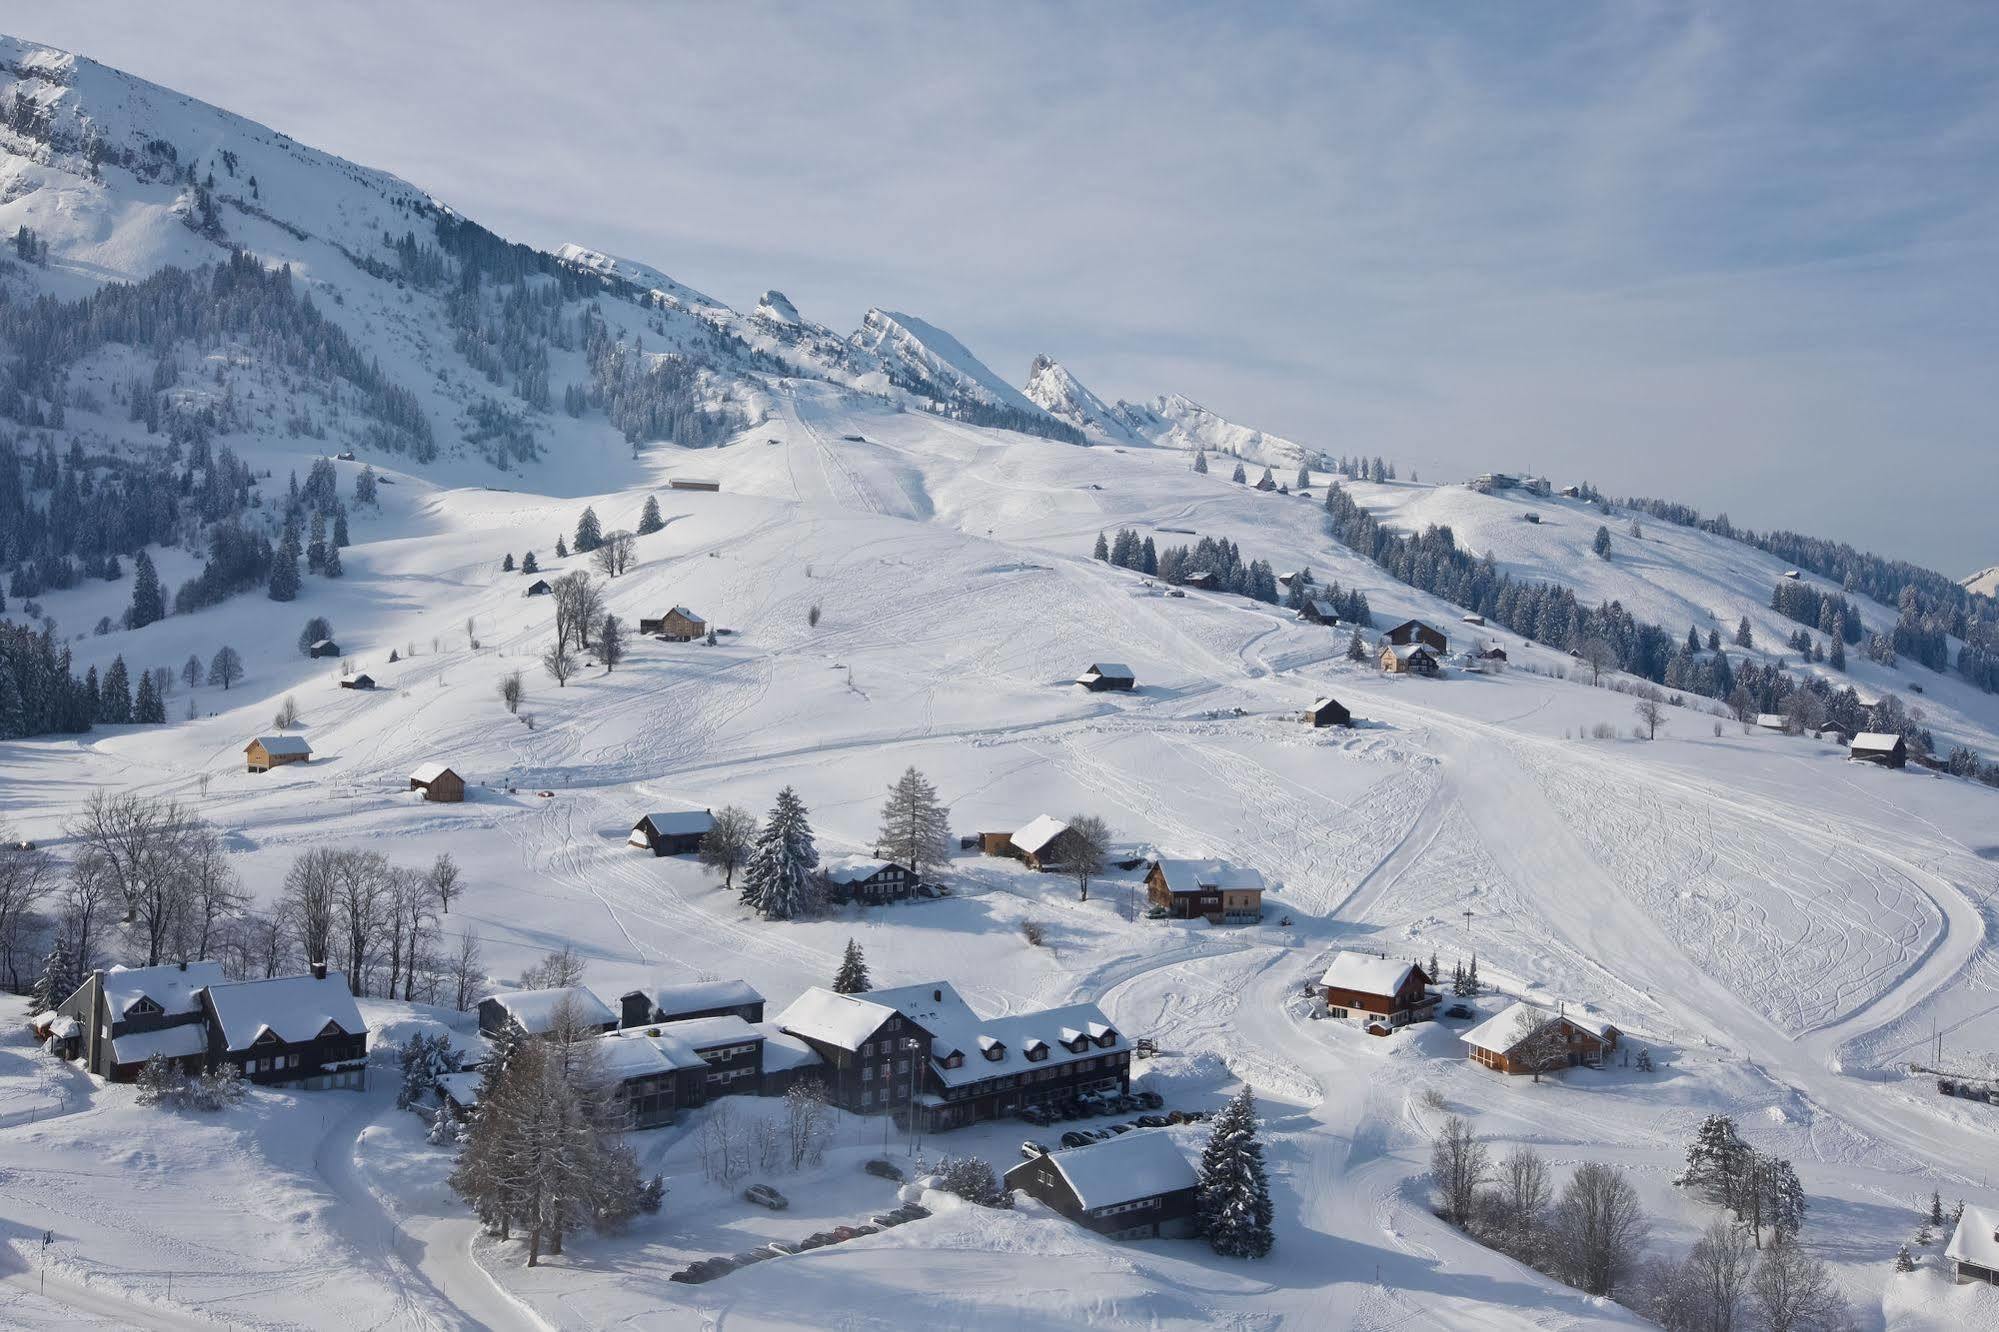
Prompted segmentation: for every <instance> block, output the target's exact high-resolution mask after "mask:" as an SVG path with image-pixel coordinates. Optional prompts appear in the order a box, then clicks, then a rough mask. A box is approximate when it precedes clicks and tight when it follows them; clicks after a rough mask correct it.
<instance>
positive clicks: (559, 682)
mask: <svg viewBox="0 0 1999 1332" xmlns="http://www.w3.org/2000/svg"><path fill="white" fill-rule="evenodd" d="M541 668H542V669H543V670H545V671H547V672H548V673H549V675H550V676H552V677H553V678H554V680H555V685H556V688H558V689H566V688H568V687H569V677H570V676H572V675H574V674H576V658H574V657H572V656H570V655H569V649H568V648H566V647H564V646H563V645H562V643H561V642H560V641H558V642H555V643H552V644H550V645H549V648H548V651H546V652H544V653H542V654H541Z"/></svg>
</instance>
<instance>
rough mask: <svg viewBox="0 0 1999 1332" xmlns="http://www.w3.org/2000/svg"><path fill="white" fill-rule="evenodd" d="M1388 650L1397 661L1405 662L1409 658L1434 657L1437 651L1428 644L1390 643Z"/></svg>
mask: <svg viewBox="0 0 1999 1332" xmlns="http://www.w3.org/2000/svg"><path fill="white" fill-rule="evenodd" d="M1388 650H1389V651H1390V652H1393V653H1394V654H1395V656H1396V659H1397V660H1399V661H1407V660H1409V659H1410V658H1411V657H1418V656H1421V657H1435V656H1436V655H1437V649H1435V648H1433V647H1431V646H1430V645H1429V644H1428V643H1390V644H1389V645H1388Z"/></svg>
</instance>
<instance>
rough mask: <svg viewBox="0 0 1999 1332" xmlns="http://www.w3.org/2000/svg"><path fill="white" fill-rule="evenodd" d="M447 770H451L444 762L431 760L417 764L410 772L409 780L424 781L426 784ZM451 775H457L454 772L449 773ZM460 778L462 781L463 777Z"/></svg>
mask: <svg viewBox="0 0 1999 1332" xmlns="http://www.w3.org/2000/svg"><path fill="white" fill-rule="evenodd" d="M447 772H451V768H450V765H448V764H444V763H438V762H436V761H434V760H433V761H432V762H429V763H420V764H418V765H417V767H416V770H415V771H414V772H412V773H410V780H411V781H413V782H424V783H426V784H427V783H430V782H434V781H436V780H437V779H438V778H440V777H442V776H443V775H444V774H445V773H447ZM451 775H452V776H454V777H457V776H458V774H457V773H455V772H453V773H451ZM460 780H461V781H462V780H463V779H462V778H460Z"/></svg>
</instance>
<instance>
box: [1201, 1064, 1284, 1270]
mask: <svg viewBox="0 0 1999 1332" xmlns="http://www.w3.org/2000/svg"><path fill="white" fill-rule="evenodd" d="M1195 1206H1196V1208H1197V1212H1198V1215H1199V1217H1200V1224H1201V1233H1202V1234H1204V1235H1206V1236H1207V1239H1208V1244H1209V1247H1211V1248H1213V1249H1214V1251H1215V1252H1216V1253H1218V1254H1221V1255H1222V1256H1223V1257H1224V1258H1261V1257H1263V1256H1264V1255H1266V1254H1268V1253H1269V1252H1270V1247H1271V1244H1272V1243H1273V1241H1274V1240H1275V1236H1274V1235H1273V1234H1272V1232H1271V1221H1272V1219H1273V1217H1274V1215H1275V1212H1274V1209H1273V1208H1272V1207H1271V1203H1270V1181H1269V1179H1268V1178H1267V1177H1266V1175H1265V1173H1264V1166H1263V1144H1262V1143H1260V1142H1258V1141H1257V1139H1256V1099H1255V1097H1254V1096H1253V1095H1252V1094H1251V1093H1250V1090H1249V1088H1248V1087H1244V1088H1243V1089H1242V1090H1241V1091H1239V1092H1237V1093H1236V1094H1235V1096H1234V1098H1233V1099H1231V1100H1230V1101H1229V1103H1228V1105H1227V1106H1225V1107H1223V1109H1222V1112H1221V1113H1220V1114H1219V1115H1217V1116H1215V1121H1214V1128H1213V1130H1212V1131H1211V1132H1210V1133H1209V1135H1208V1145H1207V1148H1206V1149H1205V1150H1204V1151H1203V1152H1202V1153H1201V1168H1200V1182H1199V1185H1198V1187H1197V1190H1196V1193H1195Z"/></svg>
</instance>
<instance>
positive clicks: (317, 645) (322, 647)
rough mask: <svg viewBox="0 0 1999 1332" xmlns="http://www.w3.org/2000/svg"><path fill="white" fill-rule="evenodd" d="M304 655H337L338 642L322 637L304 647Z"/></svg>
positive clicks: (338, 651)
mask: <svg viewBox="0 0 1999 1332" xmlns="http://www.w3.org/2000/svg"><path fill="white" fill-rule="evenodd" d="M306 655H307V656H311V657H337V656H339V655H340V644H338V643H336V642H334V641H333V640H332V639H330V638H322V639H319V640H317V641H316V642H314V643H313V645H312V646H311V647H309V648H307V649H306Z"/></svg>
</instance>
